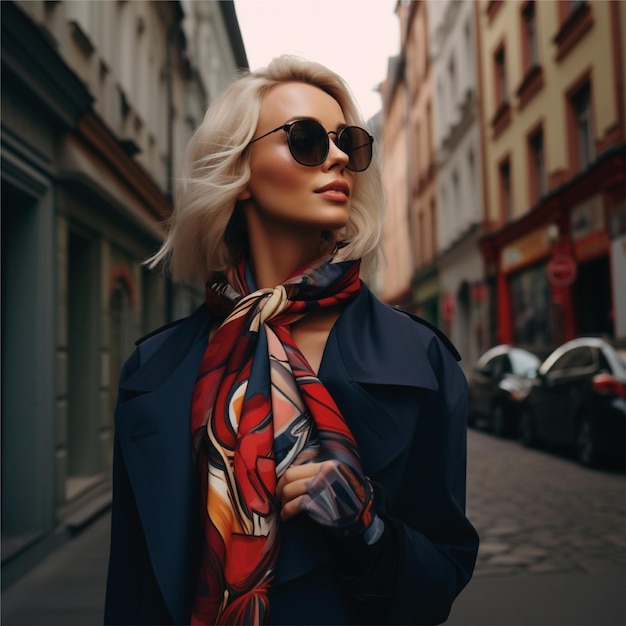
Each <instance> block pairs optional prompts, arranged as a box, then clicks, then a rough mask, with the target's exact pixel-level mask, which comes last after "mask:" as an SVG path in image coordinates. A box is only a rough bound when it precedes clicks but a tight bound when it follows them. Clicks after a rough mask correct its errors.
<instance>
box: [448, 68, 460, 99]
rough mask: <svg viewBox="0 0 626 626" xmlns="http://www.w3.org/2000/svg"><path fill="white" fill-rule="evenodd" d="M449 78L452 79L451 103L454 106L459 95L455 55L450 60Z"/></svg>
mask: <svg viewBox="0 0 626 626" xmlns="http://www.w3.org/2000/svg"><path fill="white" fill-rule="evenodd" d="M448 79H449V81H450V100H451V102H450V104H451V105H452V107H453V108H454V107H455V106H456V104H457V96H458V88H457V81H456V63H455V62H454V57H453V56H452V57H450V62H449V63H448Z"/></svg>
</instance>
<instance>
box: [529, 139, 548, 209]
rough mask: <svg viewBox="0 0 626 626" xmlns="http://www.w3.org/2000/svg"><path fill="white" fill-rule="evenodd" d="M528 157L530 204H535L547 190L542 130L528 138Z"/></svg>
mask: <svg viewBox="0 0 626 626" xmlns="http://www.w3.org/2000/svg"><path fill="white" fill-rule="evenodd" d="M528 156H529V161H530V190H531V202H532V204H535V203H537V202H538V201H539V199H540V198H541V197H542V196H544V195H545V194H546V191H547V190H548V183H547V176H546V157H545V149H544V142H543V129H542V128H540V129H539V130H537V131H535V132H534V133H533V134H532V135H530V137H529V138H528Z"/></svg>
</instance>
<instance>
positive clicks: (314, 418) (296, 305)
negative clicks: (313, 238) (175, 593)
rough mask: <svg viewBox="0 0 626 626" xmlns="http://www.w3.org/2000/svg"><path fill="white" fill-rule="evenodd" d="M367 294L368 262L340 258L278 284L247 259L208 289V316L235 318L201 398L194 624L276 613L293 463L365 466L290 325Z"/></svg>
mask: <svg viewBox="0 0 626 626" xmlns="http://www.w3.org/2000/svg"><path fill="white" fill-rule="evenodd" d="M359 290H360V280H359V262H358V261H344V262H335V260H334V259H333V257H332V256H330V257H327V258H324V259H322V260H320V261H317V262H316V263H315V264H313V265H311V266H308V267H307V268H305V269H304V270H303V271H300V272H298V273H297V275H294V276H293V277H291V278H290V279H288V280H287V281H285V282H284V283H283V284H281V285H279V286H278V287H276V288H274V289H258V290H257V289H256V287H255V286H254V280H253V278H252V275H251V272H250V270H249V267H248V266H247V264H246V263H245V262H242V263H241V264H240V265H239V266H238V267H237V268H235V269H233V271H231V272H230V273H229V275H228V283H216V284H213V285H211V286H210V287H207V305H208V307H209V309H210V311H211V312H212V313H214V314H216V315H219V316H220V317H223V316H224V315H226V314H227V315H228V317H226V319H225V321H224V322H223V323H222V325H221V326H220V327H219V329H218V330H217V332H216V334H215V336H214V337H213V339H212V340H211V342H210V343H209V345H208V347H207V349H206V351H205V354H204V357H203V360H202V363H201V366H200V370H199V372H198V379H197V382H196V385H195V388H194V394H193V405H192V416H191V428H192V436H193V444H194V455H195V460H196V464H197V467H198V471H199V472H200V480H201V498H202V515H203V520H204V521H203V524H204V539H205V541H204V547H203V551H202V555H201V564H200V574H199V580H198V588H197V591H196V596H195V602H194V606H193V611H192V620H191V623H192V624H263V623H267V621H268V620H269V600H268V592H269V587H270V584H271V581H272V579H273V576H274V569H275V565H276V560H277V557H278V550H279V541H280V519H279V517H280V510H279V503H278V502H277V498H276V496H275V493H276V483H277V481H278V479H279V478H280V477H281V475H282V474H283V473H284V471H285V470H286V469H287V468H288V467H289V466H290V465H292V464H294V463H295V464H300V463H304V462H306V461H307V460H311V459H313V458H315V460H316V461H318V460H325V459H329V458H332V459H337V460H339V461H340V462H341V463H344V464H345V465H346V466H348V467H350V468H354V470H355V471H356V472H357V473H359V472H362V470H361V464H360V459H359V455H358V451H357V447H356V444H355V441H354V438H353V437H352V434H351V433H350V431H349V429H348V427H347V426H346V424H345V422H344V420H343V417H342V416H341V414H340V412H339V409H338V408H337V406H336V405H335V403H334V401H333V399H332V398H331V396H330V394H329V392H328V391H327V390H326V388H325V387H324V386H323V385H322V383H321V382H320V381H319V379H318V378H317V376H316V374H315V373H314V372H313V371H312V369H311V367H310V366H309V364H308V363H307V362H306V360H305V358H304V357H303V356H302V354H301V352H300V351H299V349H298V347H297V346H296V344H295V343H294V341H293V339H292V338H291V334H290V329H289V325H290V324H292V323H293V322H295V321H297V320H299V319H301V318H302V317H303V316H304V315H306V314H307V313H309V312H311V311H314V310H317V309H320V308H325V307H332V306H335V305H337V304H340V303H345V302H347V301H349V300H351V299H352V298H354V297H355V296H356V295H357V294H358V292H359Z"/></svg>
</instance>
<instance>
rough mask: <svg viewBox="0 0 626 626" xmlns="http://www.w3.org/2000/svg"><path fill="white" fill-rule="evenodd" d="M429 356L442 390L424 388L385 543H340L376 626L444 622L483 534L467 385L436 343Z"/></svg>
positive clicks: (340, 562) (387, 507)
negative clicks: (475, 510)
mask: <svg viewBox="0 0 626 626" xmlns="http://www.w3.org/2000/svg"><path fill="white" fill-rule="evenodd" d="M429 359H430V361H431V363H432V365H433V369H434V371H435V373H436V374H437V378H438V382H439V389H438V390H436V391H435V390H423V391H422V392H421V393H420V395H419V398H420V399H419V401H417V402H416V405H415V412H416V416H417V419H418V427H417V428H416V430H415V432H414V435H413V441H412V443H411V446H410V453H409V455H408V459H409V460H408V462H407V464H406V467H405V468H404V470H403V473H402V478H401V481H402V485H401V486H400V488H399V490H398V493H399V494H401V496H400V497H398V498H397V500H396V501H395V502H388V503H385V498H384V495H383V496H382V497H380V498H379V501H380V510H381V517H382V518H383V520H384V521H385V525H386V530H385V533H384V535H383V537H382V538H381V542H379V544H374V546H371V547H370V546H368V547H364V546H362V545H361V546H357V544H356V542H352V543H346V542H344V543H343V544H338V545H337V546H336V548H337V550H338V552H337V554H338V556H339V559H337V571H338V572H339V576H340V578H341V579H342V581H343V584H344V586H346V588H347V589H348V590H349V592H350V594H351V595H352V597H353V598H354V599H355V601H356V602H357V603H358V604H359V605H360V606H361V612H362V614H364V615H371V616H373V619H374V621H373V622H372V623H388V624H440V623H443V622H445V620H446V619H447V618H448V615H449V612H450V609H451V607H452V603H453V601H454V599H455V598H456V597H457V595H458V594H459V593H460V592H461V590H462V589H463V588H464V587H465V585H466V584H467V583H468V582H469V580H470V578H471V576H472V572H473V569H474V565H475V561H476V555H477V552H478V535H477V533H476V531H475V530H474V528H473V527H472V525H471V524H470V522H469V520H468V519H467V517H466V515H465V490H466V487H465V480H466V437H467V382H466V379H465V376H464V374H463V372H462V371H461V369H460V367H458V365H457V363H456V361H455V359H454V358H453V357H452V355H451V354H450V352H449V351H448V350H447V349H446V348H445V347H444V345H443V344H442V343H441V342H440V341H439V340H438V339H436V338H433V340H432V341H431V343H430V346H429Z"/></svg>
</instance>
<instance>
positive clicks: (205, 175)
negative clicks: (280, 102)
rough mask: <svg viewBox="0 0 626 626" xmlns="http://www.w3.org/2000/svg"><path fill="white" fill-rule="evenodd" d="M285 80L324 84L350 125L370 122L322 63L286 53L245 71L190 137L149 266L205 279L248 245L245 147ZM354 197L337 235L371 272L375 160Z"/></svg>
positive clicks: (377, 191) (377, 196)
mask: <svg viewBox="0 0 626 626" xmlns="http://www.w3.org/2000/svg"><path fill="white" fill-rule="evenodd" d="M285 82H302V83H307V84H309V85H312V86H314V87H318V88H319V89H321V90H323V91H325V92H326V93H328V94H329V95H330V96H332V97H333V98H334V99H335V100H336V101H337V102H338V104H339V106H340V107H341V110H342V112H343V114H344V116H345V118H346V122H347V124H354V125H358V126H363V125H364V121H363V119H362V116H361V114H360V112H359V110H358V107H357V105H356V103H355V101H354V98H353V96H352V94H351V92H350V89H349V87H348V86H347V84H346V83H345V81H344V80H343V79H342V78H341V77H340V76H338V75H337V74H335V73H334V72H332V71H331V70H329V69H328V68H326V67H324V66H323V65H320V64H319V63H313V62H310V61H305V60H303V59H299V58H295V57H291V56H281V57H278V58H276V59H274V60H273V61H272V62H271V63H270V64H269V65H268V66H267V67H265V68H263V69H260V70H257V71H254V72H248V73H246V74H244V75H243V76H242V77H240V78H239V79H238V80H236V81H235V82H234V83H232V84H231V85H230V86H229V87H228V88H227V89H226V90H225V91H224V92H223V93H222V95H221V96H220V97H219V98H217V99H216V100H215V101H214V102H213V103H212V104H211V105H210V106H209V108H208V110H207V112H206V114H205V116H204V119H203V121H202V123H201V124H200V126H199V127H198V129H197V130H196V131H195V133H194V135H193V136H192V138H191V140H190V141H189V144H188V147H187V151H186V155H185V159H184V162H183V168H182V175H181V178H180V179H179V180H178V181H177V186H176V189H175V210H174V213H173V214H172V218H171V221H170V228H169V232H168V234H167V236H166V238H165V241H164V242H163V245H162V246H161V248H160V250H159V251H158V252H157V253H156V254H155V255H154V256H152V257H151V258H149V259H148V260H147V261H146V264H147V265H148V266H149V267H150V268H154V267H155V266H157V265H158V264H161V263H162V264H163V265H164V266H165V267H166V269H168V270H169V272H170V274H171V277H172V279H173V280H175V281H179V282H184V283H199V284H201V285H204V283H205V282H206V281H207V280H209V278H211V277H213V276H214V275H215V274H219V273H222V272H224V271H225V270H226V269H227V268H228V267H230V266H232V265H233V264H234V263H236V262H237V258H238V255H239V254H240V252H241V250H242V249H243V248H244V247H245V246H246V244H247V235H246V231H245V223H243V220H242V217H241V215H240V214H239V212H235V206H236V204H237V195H238V194H239V193H240V192H242V191H243V190H244V189H245V187H246V185H247V183H248V180H249V178H250V163H249V158H248V153H247V151H246V147H247V146H248V144H249V142H250V140H251V139H252V138H253V136H254V133H255V132H256V127H257V123H258V119H259V114H260V110H261V101H262V99H263V97H264V95H265V94H266V93H267V92H268V91H269V90H270V89H271V88H272V87H274V86H275V85H278V84H280V83H285ZM351 200H352V201H351V208H350V217H349V221H348V223H347V224H346V226H345V228H344V229H342V230H341V232H335V233H333V238H334V239H336V240H337V241H346V242H347V245H346V247H345V248H343V249H342V255H341V256H342V258H345V259H358V258H360V259H362V265H361V267H362V273H363V275H364V277H367V276H368V275H370V274H371V273H373V270H374V268H375V266H376V262H377V256H378V248H379V242H380V236H381V230H382V221H383V191H382V182H381V177H380V168H379V165H378V162H377V159H373V160H372V164H371V165H370V167H369V168H368V169H367V170H366V171H365V172H361V173H358V174H357V175H356V177H355V185H354V189H353V192H352V195H351Z"/></svg>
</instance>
